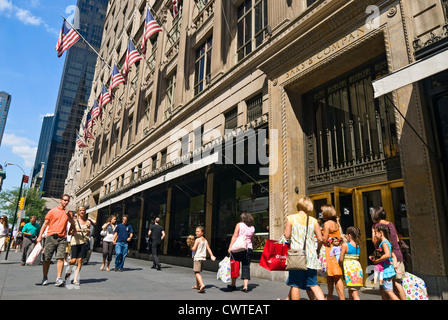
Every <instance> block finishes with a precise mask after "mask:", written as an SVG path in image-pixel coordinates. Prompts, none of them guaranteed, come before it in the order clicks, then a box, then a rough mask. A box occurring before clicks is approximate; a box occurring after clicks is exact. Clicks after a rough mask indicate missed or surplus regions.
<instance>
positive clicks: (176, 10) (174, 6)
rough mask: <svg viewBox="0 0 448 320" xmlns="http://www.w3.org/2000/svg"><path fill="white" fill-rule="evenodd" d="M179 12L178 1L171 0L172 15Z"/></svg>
mask: <svg viewBox="0 0 448 320" xmlns="http://www.w3.org/2000/svg"><path fill="white" fill-rule="evenodd" d="M178 13H179V1H177V0H173V16H174V17H176V16H177V14H178Z"/></svg>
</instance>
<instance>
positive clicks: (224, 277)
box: [216, 257, 232, 283]
mask: <svg viewBox="0 0 448 320" xmlns="http://www.w3.org/2000/svg"><path fill="white" fill-rule="evenodd" d="M216 278H217V279H218V280H221V281H222V282H224V283H229V282H231V281H232V278H231V271H230V258H229V257H225V258H224V259H223V260H222V261H221V262H220V263H219V269H218V274H217V276H216Z"/></svg>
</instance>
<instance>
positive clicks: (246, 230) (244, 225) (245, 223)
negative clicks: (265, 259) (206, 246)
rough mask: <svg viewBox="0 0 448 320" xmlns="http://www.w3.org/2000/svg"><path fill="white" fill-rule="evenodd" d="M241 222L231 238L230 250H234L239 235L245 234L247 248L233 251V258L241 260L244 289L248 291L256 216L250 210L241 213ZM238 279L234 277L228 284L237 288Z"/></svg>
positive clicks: (230, 287)
mask: <svg viewBox="0 0 448 320" xmlns="http://www.w3.org/2000/svg"><path fill="white" fill-rule="evenodd" d="M240 218H241V222H239V223H238V224H237V225H236V226H235V230H234V232H233V236H232V239H231V240H230V245H229V250H228V252H229V253H230V252H232V246H233V244H234V243H235V241H236V240H237V238H238V237H239V236H242V235H244V236H245V240H246V250H243V251H239V252H232V255H233V259H234V260H236V261H240V262H241V264H242V267H241V280H243V283H244V285H243V289H242V291H243V292H245V293H247V292H248V287H249V281H250V261H251V260H252V251H253V245H252V237H253V235H254V233H255V227H254V226H253V224H254V218H253V217H252V215H251V214H250V213H248V212H243V213H241V216H240ZM236 279H237V278H232V284H231V285H229V286H227V287H228V288H229V289H231V290H235V289H236Z"/></svg>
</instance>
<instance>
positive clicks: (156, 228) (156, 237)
mask: <svg viewBox="0 0 448 320" xmlns="http://www.w3.org/2000/svg"><path fill="white" fill-rule="evenodd" d="M149 230H150V231H151V239H152V243H154V244H156V243H160V242H161V241H162V231H163V227H162V226H160V225H158V224H154V225H152V226H151V228H150V229H149Z"/></svg>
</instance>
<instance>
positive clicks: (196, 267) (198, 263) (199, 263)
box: [193, 260, 205, 273]
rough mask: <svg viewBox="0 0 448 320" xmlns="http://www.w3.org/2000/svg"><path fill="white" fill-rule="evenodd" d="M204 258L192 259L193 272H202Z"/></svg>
mask: <svg viewBox="0 0 448 320" xmlns="http://www.w3.org/2000/svg"><path fill="white" fill-rule="evenodd" d="M204 262H205V260H194V261H193V272H194V273H196V272H202V268H203V266H204Z"/></svg>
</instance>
